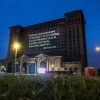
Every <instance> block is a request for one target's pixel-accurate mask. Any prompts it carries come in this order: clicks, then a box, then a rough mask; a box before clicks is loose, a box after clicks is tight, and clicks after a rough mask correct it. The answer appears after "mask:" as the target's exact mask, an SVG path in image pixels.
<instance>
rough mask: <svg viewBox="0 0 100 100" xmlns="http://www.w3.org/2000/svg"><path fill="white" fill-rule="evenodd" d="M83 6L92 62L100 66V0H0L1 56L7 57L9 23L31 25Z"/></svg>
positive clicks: (89, 59) (91, 64) (90, 63)
mask: <svg viewBox="0 0 100 100" xmlns="http://www.w3.org/2000/svg"><path fill="white" fill-rule="evenodd" d="M80 9H81V10H83V13H84V16H85V20H86V42H87V54H88V64H89V66H96V67H100V52H96V51H95V47H96V46H100V0H0V59H2V58H6V56H7V49H8V42H9V31H10V30H9V27H10V26H13V25H22V26H28V25H32V24H36V23H41V22H45V21H49V20H54V19H57V18H62V17H64V13H67V12H70V11H74V10H80Z"/></svg>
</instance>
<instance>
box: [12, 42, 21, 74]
mask: <svg viewBox="0 0 100 100" xmlns="http://www.w3.org/2000/svg"><path fill="white" fill-rule="evenodd" d="M13 49H15V59H14V60H15V61H14V63H15V73H16V58H17V52H18V50H19V49H20V44H19V43H18V42H14V44H13Z"/></svg>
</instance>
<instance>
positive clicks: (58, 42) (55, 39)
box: [8, 10, 87, 69]
mask: <svg viewBox="0 0 100 100" xmlns="http://www.w3.org/2000/svg"><path fill="white" fill-rule="evenodd" d="M14 41H18V42H20V44H21V49H20V50H19V51H18V57H20V56H22V55H26V56H28V57H30V58H34V57H35V56H37V55H39V54H41V53H43V54H45V55H48V56H58V57H59V56H61V57H62V63H63V64H64V65H63V66H65V67H67V64H74V63H75V64H77V62H79V63H80V64H81V67H82V68H83V67H85V66H87V54H86V40H85V19H84V15H83V12H82V11H81V10H78V11H73V12H69V13H65V14H64V18H60V19H57V20H52V21H48V22H44V23H40V24H35V25H30V26H26V27H22V26H20V25H16V26H12V27H10V42H9V50H8V62H9V63H11V62H12V61H13V58H14V50H13V49H12V44H13V42H14ZM8 65H9V64H8ZM65 69H67V68H65Z"/></svg>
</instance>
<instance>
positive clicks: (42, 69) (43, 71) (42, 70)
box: [38, 68, 46, 74]
mask: <svg viewBox="0 0 100 100" xmlns="http://www.w3.org/2000/svg"><path fill="white" fill-rule="evenodd" d="M45 72H46V68H39V69H38V73H39V74H44V73H45Z"/></svg>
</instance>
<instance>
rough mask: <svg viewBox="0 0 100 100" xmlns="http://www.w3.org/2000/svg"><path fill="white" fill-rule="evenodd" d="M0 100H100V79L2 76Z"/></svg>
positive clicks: (62, 76)
mask: <svg viewBox="0 0 100 100" xmlns="http://www.w3.org/2000/svg"><path fill="white" fill-rule="evenodd" d="M0 100H100V78H99V77H84V76H68V75H59V76H2V77H0Z"/></svg>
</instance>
